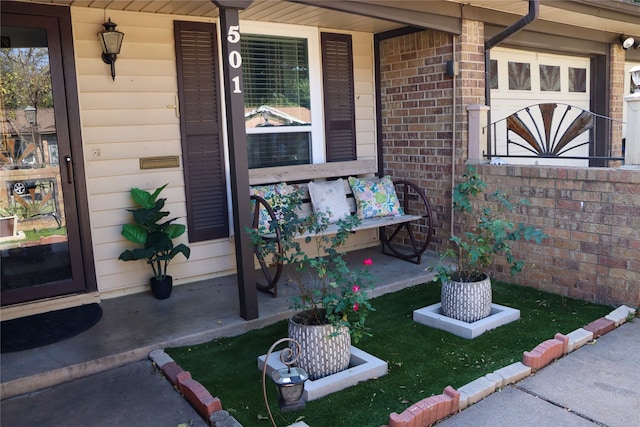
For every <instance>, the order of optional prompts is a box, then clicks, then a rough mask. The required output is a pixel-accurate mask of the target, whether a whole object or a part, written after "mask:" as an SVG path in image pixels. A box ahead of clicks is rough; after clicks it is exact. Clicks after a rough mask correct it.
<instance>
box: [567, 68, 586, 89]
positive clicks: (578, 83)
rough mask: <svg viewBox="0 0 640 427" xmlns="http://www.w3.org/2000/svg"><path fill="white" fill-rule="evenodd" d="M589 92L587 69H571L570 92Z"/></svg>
mask: <svg viewBox="0 0 640 427" xmlns="http://www.w3.org/2000/svg"><path fill="white" fill-rule="evenodd" d="M586 91H587V69H586V68H573V67H569V92H586Z"/></svg>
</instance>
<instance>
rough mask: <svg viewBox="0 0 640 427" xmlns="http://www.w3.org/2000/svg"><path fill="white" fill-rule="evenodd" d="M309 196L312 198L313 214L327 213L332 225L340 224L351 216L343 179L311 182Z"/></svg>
mask: <svg viewBox="0 0 640 427" xmlns="http://www.w3.org/2000/svg"><path fill="white" fill-rule="evenodd" d="M309 195H310V196H311V204H312V205H313V212H315V213H316V214H317V213H320V212H323V213H325V214H326V215H327V216H328V219H329V222H330V223H333V222H338V221H339V220H341V219H343V218H346V217H348V216H349V215H351V210H350V209H349V203H348V202H347V193H346V192H345V191H344V183H343V181H342V178H339V179H337V180H335V181H327V182H322V181H320V182H315V181H312V182H310V183H309Z"/></svg>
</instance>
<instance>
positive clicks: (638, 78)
mask: <svg viewBox="0 0 640 427" xmlns="http://www.w3.org/2000/svg"><path fill="white" fill-rule="evenodd" d="M629 74H631V80H633V84H634V85H636V89H635V91H634V92H633V93H638V94H640V65H636V66H635V67H633V68H631V69H630V70H629Z"/></svg>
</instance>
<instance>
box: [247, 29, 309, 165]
mask: <svg viewBox="0 0 640 427" xmlns="http://www.w3.org/2000/svg"><path fill="white" fill-rule="evenodd" d="M242 78H243V83H244V104H245V124H246V129H247V148H248V152H249V153H248V154H249V168H262V167H269V166H283V165H293V164H304V163H311V93H310V87H309V48H308V43H307V39H304V38H295V37H279V36H271V35H254V34H246V35H245V34H243V35H242Z"/></svg>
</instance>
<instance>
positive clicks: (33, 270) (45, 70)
mask: <svg viewBox="0 0 640 427" xmlns="http://www.w3.org/2000/svg"><path fill="white" fill-rule="evenodd" d="M2 18H3V22H12V23H19V22H20V21H21V20H20V19H19V17H16V18H15V19H11V20H8V19H6V18H7V16H6V14H3V17H2ZM23 20H24V19H23ZM25 24H27V22H25ZM42 24H44V25H42V26H41V27H39V26H35V25H24V26H20V25H16V26H5V25H3V26H2V29H1V42H2V44H1V48H0V79H1V85H2V91H1V95H0V96H1V114H0V119H1V132H2V141H1V145H0V288H1V292H2V305H7V304H14V303H19V302H25V301H32V300H37V299H41V298H46V297H52V296H58V295H63V294H67V293H72V292H78V291H81V290H83V289H84V284H83V283H82V280H81V278H82V273H81V271H82V263H81V257H80V256H77V254H74V253H73V251H72V248H74V250H77V248H79V245H75V244H74V239H75V241H77V237H73V236H72V237H71V238H70V235H71V234H72V230H73V229H74V227H77V226H74V223H77V220H76V215H75V214H74V213H71V214H69V212H67V211H66V210H65V206H66V204H65V197H64V195H65V194H69V192H68V191H65V188H67V189H68V187H70V186H71V187H72V186H73V183H72V180H71V176H72V173H71V167H70V165H67V163H70V162H71V158H70V157H69V156H67V157H66V158H65V157H64V155H63V156H62V158H59V157H58V153H61V155H62V153H64V152H69V150H68V146H69V141H68V140H64V139H63V138H61V136H66V135H68V132H66V131H64V129H63V127H64V126H66V123H57V121H60V120H59V119H60V117H62V118H64V117H66V114H60V112H59V111H56V110H55V109H56V107H57V105H56V103H57V101H58V100H59V98H60V96H59V94H60V93H62V94H64V91H62V92H61V91H60V88H55V87H54V83H53V82H54V81H60V80H59V79H52V69H53V67H52V66H51V64H52V63H55V62H54V60H57V58H56V57H55V56H56V55H61V53H60V50H59V48H58V49H50V48H49V40H50V39H51V38H52V37H55V36H56V34H57V31H58V28H57V21H54V20H46V19H45V20H44V21H43V22H42ZM54 72H58V73H61V72H62V70H56V71H54ZM57 85H60V83H57ZM62 105H64V102H62ZM59 143H60V144H61V146H60V147H59V146H58V144H59ZM62 144H64V145H62ZM61 163H62V164H61ZM61 167H63V168H67V167H69V169H68V170H66V171H65V172H67V175H66V176H64V177H63V175H62V173H61V172H62V170H61ZM71 206H73V204H72V205H71ZM69 220H71V221H69ZM75 234H76V235H77V233H75ZM74 255H75V256H74ZM74 258H75V259H74Z"/></svg>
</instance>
